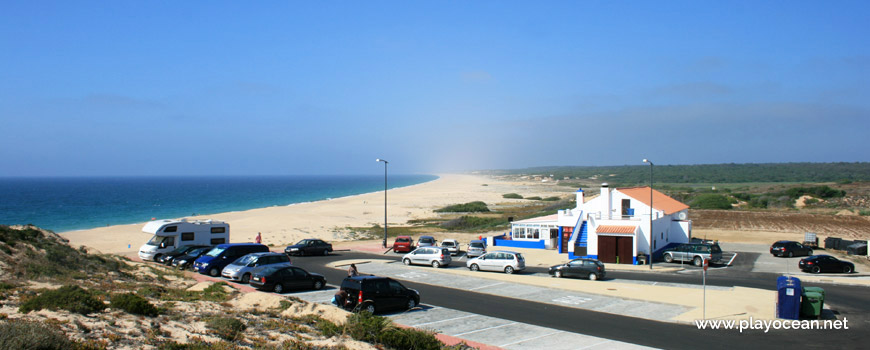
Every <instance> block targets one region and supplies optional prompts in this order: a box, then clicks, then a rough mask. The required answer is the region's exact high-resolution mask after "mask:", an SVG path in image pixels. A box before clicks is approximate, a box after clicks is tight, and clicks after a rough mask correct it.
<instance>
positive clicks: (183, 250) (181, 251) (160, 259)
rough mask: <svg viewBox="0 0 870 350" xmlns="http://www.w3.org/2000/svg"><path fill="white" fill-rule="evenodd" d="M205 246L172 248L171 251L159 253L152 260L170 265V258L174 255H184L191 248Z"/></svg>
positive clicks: (195, 247)
mask: <svg viewBox="0 0 870 350" xmlns="http://www.w3.org/2000/svg"><path fill="white" fill-rule="evenodd" d="M205 247H208V246H204V245H185V246H181V247H178V248H175V249H173V250H172V251H170V252H168V253H166V254H162V255H160V256H159V257H157V258H156V259H154V261H156V262H158V263H161V264H163V265H166V266H172V260H174V259H175V258H176V257H179V256H182V255H185V254H187V253H189V252H190V251H191V250H194V249H197V248H205Z"/></svg>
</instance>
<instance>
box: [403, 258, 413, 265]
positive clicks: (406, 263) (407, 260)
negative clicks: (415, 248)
mask: <svg viewBox="0 0 870 350" xmlns="http://www.w3.org/2000/svg"><path fill="white" fill-rule="evenodd" d="M402 262H403V263H404V264H405V265H411V259H405V260H402Z"/></svg>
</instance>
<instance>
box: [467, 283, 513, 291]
mask: <svg viewBox="0 0 870 350" xmlns="http://www.w3.org/2000/svg"><path fill="white" fill-rule="evenodd" d="M499 284H504V282H499V283H495V284H488V285H485V286H480V287H474V288H470V289H468V290H478V289H483V288H489V287H495V286H497V285H499Z"/></svg>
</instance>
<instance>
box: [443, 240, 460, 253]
mask: <svg viewBox="0 0 870 350" xmlns="http://www.w3.org/2000/svg"><path fill="white" fill-rule="evenodd" d="M441 248H444V249H447V251H448V252H450V255H456V254H459V241H457V240H455V239H445V240H443V241H441Z"/></svg>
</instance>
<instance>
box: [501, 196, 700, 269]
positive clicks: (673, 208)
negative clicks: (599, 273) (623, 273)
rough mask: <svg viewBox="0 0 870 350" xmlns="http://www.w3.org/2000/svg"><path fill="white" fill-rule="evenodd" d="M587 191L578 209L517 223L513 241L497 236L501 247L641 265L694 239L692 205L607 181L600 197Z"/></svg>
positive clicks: (578, 200) (580, 200)
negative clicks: (588, 193)
mask: <svg viewBox="0 0 870 350" xmlns="http://www.w3.org/2000/svg"><path fill="white" fill-rule="evenodd" d="M584 194H585V193H584V192H583V190H582V189H580V190H578V191H577V194H576V196H577V207H576V208H573V209H565V210H559V212H558V213H557V214H554V215H549V216H542V217H537V218H531V219H526V220H520V221H515V222H512V223H511V234H510V235H511V239H510V240H498V239H496V240H495V241H494V243H495V245H497V246H513V247H522V248H542V249H556V250H558V251H559V253H562V254H568V257H569V258H574V257H589V258H595V259H598V260H601V261H602V262H605V263H618V264H637V262H638V257H639V256H642V259H646V258H648V256H649V254H650V253H651V252H652V253H653V254H654V256H659V255H660V253H661V252H662V251H663V250H664V249H665V248H666V247H668V246H672V245H676V244H679V243H686V242H688V241H689V240H690V239H691V237H692V221H691V220H688V209H689V206H688V205H686V204H683V203H681V202H679V201H677V200H675V199H673V198H671V197H668V196H666V195H665V194H663V193H661V192H659V191H656V190H652V191H650V188H649V187H646V186H644V187H628V188H613V189H611V188H610V187H609V186H608V185H607V184H606V183H605V184H602V185H601V193H600V195H599V196H597V197H595V198H592V199H590V200H589V201H588V202H586V201H585V198H584ZM650 197H652V198H650ZM650 199H652V210H650ZM650 220H652V232H650Z"/></svg>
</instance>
